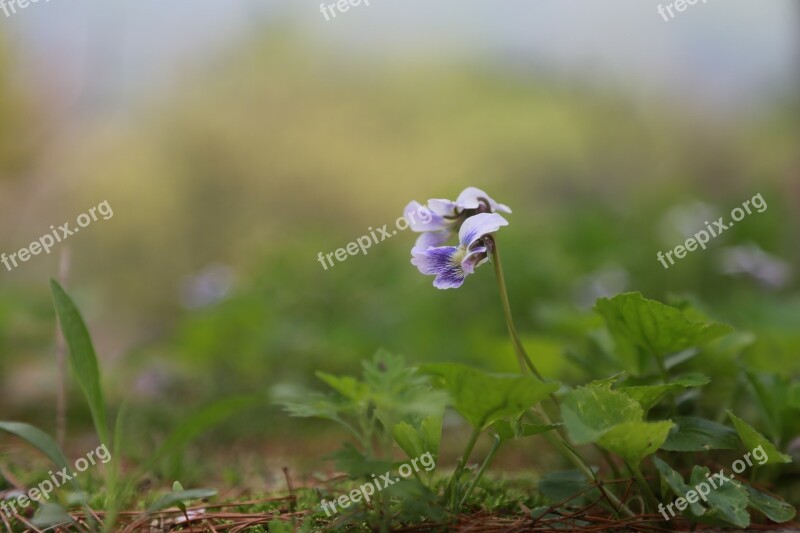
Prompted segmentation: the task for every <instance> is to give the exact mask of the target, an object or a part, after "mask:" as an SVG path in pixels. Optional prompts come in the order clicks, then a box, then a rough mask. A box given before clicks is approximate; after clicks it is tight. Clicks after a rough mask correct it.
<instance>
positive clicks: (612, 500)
mask: <svg viewBox="0 0 800 533" xmlns="http://www.w3.org/2000/svg"><path fill="white" fill-rule="evenodd" d="M491 248H492V262H493V263H494V272H495V275H496V277H497V287H498V289H499V291H500V300H501V301H502V302H503V313H504V314H505V318H506V325H507V326H508V334H509V335H510V336H511V341H512V343H513V344H514V350H515V351H516V353H517V359H518V361H519V365H520V372H522V373H523V374H524V373H525V370H526V368H527V369H528V370H530V372H531V373H532V374H533V375H534V376H536V377H537V378H538V379H539V381H544V378H543V377H542V375H541V374H540V373H539V371H538V370H537V369H536V366H535V365H534V364H533V361H531V358H530V357H528V353H527V352H526V351H525V347H524V346H523V345H522V341H521V340H520V338H519V334H518V333H517V328H516V326H514V317H513V316H512V314H511V305H510V303H509V301H508V290H507V289H506V280H505V276H504V275H503V265H502V263H501V262H500V253H499V252H498V251H497V242H496V241H495V240H494V239H492V243H491ZM551 398H552V399H553V402H554V403H555V404H556V406H558V400H557V399H556V398H555V397H554V396H553V395H551ZM539 411H540V412H539V413H538V414H539V416H541V417H542V418H543V420H544V422H545V423H546V424H551V423H552V422H551V420H550V417H549V416H547V413H546V412H545V410H544V409H540V410H539ZM544 437H545V438H546V439H547V440H548V442H550V444H552V445H553V447H554V448H556V450H558V451H559V452H560V453H561V455H563V456H564V458H565V459H567V460H568V461H570V462H571V463H572V464H574V465H575V467H577V468H578V470H580V471H581V472H582V473H583V474H584V475H585V476H586V478H587V479H589V480H591V481H594V482H595V483H597V488H598V489H599V490H600V492H601V493H602V494H603V496H605V498H606V499H607V500H608V503H609V504H610V505H611V507H612V508H613V509H614V511H615V512H616V513H618V512H622V513H623V514H625V515H626V516H635V515H634V513H633V511H631V510H630V509H629V508H628V506H627V505H625V504H624V503H622V502H621V501H620V500H619V499H618V498H617V497H616V496H615V495H614V493H613V492H611V491H610V490H608V489H607V488H606V487H605V486H604V485H603V484H602V482H601V481H600V480H599V479H598V477H597V475H596V474H595V473H594V471H593V470H592V469H591V468H590V467H589V463H588V462H587V461H586V460H585V459H584V458H583V457H582V456H581V455H580V454H579V453H578V452H577V450H575V449H574V448H572V446H570V445H569V443H568V442H567V441H566V439H565V438H564V436H563V435H561V433H560V432H559V431H558V430H557V429H556V430H555V431H552V432H546V433H544ZM451 482H452V479H451Z"/></svg>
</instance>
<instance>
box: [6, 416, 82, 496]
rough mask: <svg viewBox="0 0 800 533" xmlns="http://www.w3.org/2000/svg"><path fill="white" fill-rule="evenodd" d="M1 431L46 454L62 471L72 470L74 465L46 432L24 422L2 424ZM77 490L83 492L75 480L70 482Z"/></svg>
mask: <svg viewBox="0 0 800 533" xmlns="http://www.w3.org/2000/svg"><path fill="white" fill-rule="evenodd" d="M0 430H3V431H6V432H8V433H11V434H12V435H16V436H17V437H19V438H21V439H22V440H24V441H25V442H27V443H28V444H30V445H31V446H33V447H34V448H36V449H37V450H39V451H40V452H42V453H43V454H45V455H46V456H47V457H48V458H49V459H50V460H51V461H53V463H55V464H56V466H57V467H58V468H59V470H60V469H64V468H66V469H67V470H70V469H71V467H72V465H70V464H69V463H68V462H67V458H66V457H65V456H64V452H62V451H61V448H60V447H59V446H58V444H56V441H54V440H53V439H52V438H51V437H50V435H48V434H47V433H45V432H44V431H42V430H40V429H38V428H36V427H33V426H31V425H29V424H25V423H23V422H0ZM70 483H71V484H72V486H73V487H74V488H75V490H78V491H79V490H81V488H80V485H79V484H78V482H77V481H76V480H75V477H74V476H73V479H72V480H71V481H70Z"/></svg>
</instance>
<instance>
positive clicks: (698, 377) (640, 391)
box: [617, 374, 711, 413]
mask: <svg viewBox="0 0 800 533" xmlns="http://www.w3.org/2000/svg"><path fill="white" fill-rule="evenodd" d="M710 382H711V379H710V378H709V377H708V376H704V375H702V374H690V375H687V376H684V377H681V378H678V379H674V380H672V381H670V382H669V383H666V384H663V385H636V386H632V387H620V388H619V389H617V390H619V391H621V392H624V393H625V394H627V395H628V396H630V397H631V398H633V399H634V400H636V401H637V402H639V404H640V405H641V406H642V409H644V412H645V413H647V412H648V411H649V410H650V409H652V408H653V406H655V405H656V404H657V403H658V402H660V401H661V399H662V398H663V397H664V396H666V395H667V394H669V393H671V392H675V391H678V390H682V389H688V388H690V387H702V386H703V385H707V384H708V383H710Z"/></svg>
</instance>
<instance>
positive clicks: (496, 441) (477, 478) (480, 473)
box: [458, 435, 502, 508]
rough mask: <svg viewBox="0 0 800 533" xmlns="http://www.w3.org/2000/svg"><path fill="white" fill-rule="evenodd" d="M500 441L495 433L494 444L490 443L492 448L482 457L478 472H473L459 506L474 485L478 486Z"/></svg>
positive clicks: (498, 447) (465, 499) (467, 496)
mask: <svg viewBox="0 0 800 533" xmlns="http://www.w3.org/2000/svg"><path fill="white" fill-rule="evenodd" d="M501 442H502V441H501V440H500V437H498V436H497V435H495V437H494V444H492V449H491V450H489V455H487V456H486V459H484V461H483V464H482V465H481V467H480V469H479V470H478V473H477V474H475V479H473V480H472V483H470V485H469V488H467V492H465V493H464V497H463V498H461V503H459V504H458V507H459V508H461V506H462V505H464V504H465V503H466V501H467V498H469V495H470V494H472V491H473V489H475V487H477V486H478V481H480V479H481V477H483V473H484V472H485V471H486V469H487V468H489V465H490V464H491V462H492V459H494V456H495V454H496V453H497V450H498V449H500V443H501Z"/></svg>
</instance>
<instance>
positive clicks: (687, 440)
mask: <svg viewBox="0 0 800 533" xmlns="http://www.w3.org/2000/svg"><path fill="white" fill-rule="evenodd" d="M672 421H673V422H674V423H675V426H674V427H673V428H672V430H671V431H670V432H669V436H668V437H667V440H666V442H664V444H662V445H661V449H662V450H667V451H671V452H705V451H708V450H735V449H736V448H737V447H738V446H739V437H738V435H737V434H736V431H735V430H733V429H732V428H729V427H727V426H723V425H722V424H719V423H717V422H713V421H711V420H706V419H705V418H699V417H694V416H676V417H675V418H673V420H672Z"/></svg>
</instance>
